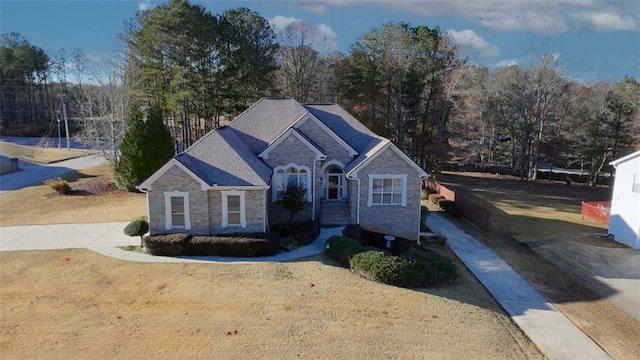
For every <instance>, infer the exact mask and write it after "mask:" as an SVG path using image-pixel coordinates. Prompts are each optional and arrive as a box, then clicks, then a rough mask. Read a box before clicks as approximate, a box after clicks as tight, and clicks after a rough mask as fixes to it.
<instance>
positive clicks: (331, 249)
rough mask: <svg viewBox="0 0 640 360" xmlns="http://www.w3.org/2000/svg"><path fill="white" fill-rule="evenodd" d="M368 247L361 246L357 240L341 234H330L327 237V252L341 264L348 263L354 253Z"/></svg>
mask: <svg viewBox="0 0 640 360" xmlns="http://www.w3.org/2000/svg"><path fill="white" fill-rule="evenodd" d="M368 249H370V248H368V247H364V246H362V244H360V243H359V242H358V241H356V240H353V239H349V238H346V237H342V236H337V235H336V236H332V237H330V238H329V239H327V253H328V254H329V255H330V256H331V257H333V258H334V259H336V260H337V261H338V262H340V263H341V264H343V265H345V266H347V265H349V260H350V259H351V257H353V256H354V255H355V254H357V253H359V252H363V251H366V250H368Z"/></svg>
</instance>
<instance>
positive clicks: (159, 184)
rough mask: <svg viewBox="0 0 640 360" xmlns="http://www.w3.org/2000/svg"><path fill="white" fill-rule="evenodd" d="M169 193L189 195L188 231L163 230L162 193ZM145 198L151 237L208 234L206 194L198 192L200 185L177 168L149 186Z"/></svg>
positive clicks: (163, 207)
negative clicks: (177, 234) (176, 192)
mask: <svg viewBox="0 0 640 360" xmlns="http://www.w3.org/2000/svg"><path fill="white" fill-rule="evenodd" d="M174 170H177V171H176V173H174ZM171 191H186V192H188V193H189V217H190V221H191V230H190V231H186V230H184V229H176V230H166V228H165V224H166V215H165V206H164V201H165V200H164V193H165V192H171ZM147 197H148V206H149V233H150V234H151V235H155V234H169V233H185V232H188V233H192V234H208V233H209V215H208V214H209V205H208V199H207V192H206V191H202V190H200V184H199V183H198V182H197V181H196V180H194V179H193V178H192V177H191V176H189V175H188V174H186V173H185V172H184V171H182V170H180V168H178V167H177V166H174V167H172V168H171V169H169V170H168V171H167V172H165V173H164V174H163V175H162V176H160V177H159V178H158V179H157V180H156V181H154V182H153V183H152V184H151V186H150V188H149V189H148V191H147Z"/></svg>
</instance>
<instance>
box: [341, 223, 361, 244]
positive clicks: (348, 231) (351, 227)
mask: <svg viewBox="0 0 640 360" xmlns="http://www.w3.org/2000/svg"><path fill="white" fill-rule="evenodd" d="M342 236H344V237H346V238H349V239H353V240H360V236H362V228H361V227H360V225H358V224H347V226H345V227H344V229H343V230H342Z"/></svg>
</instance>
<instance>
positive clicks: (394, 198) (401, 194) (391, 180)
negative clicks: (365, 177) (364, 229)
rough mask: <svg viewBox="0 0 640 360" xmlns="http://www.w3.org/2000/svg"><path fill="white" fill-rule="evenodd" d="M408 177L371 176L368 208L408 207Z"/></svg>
mask: <svg viewBox="0 0 640 360" xmlns="http://www.w3.org/2000/svg"><path fill="white" fill-rule="evenodd" d="M406 189H407V175H369V200H368V204H367V205H368V206H373V205H402V206H406V205H407V190H406Z"/></svg>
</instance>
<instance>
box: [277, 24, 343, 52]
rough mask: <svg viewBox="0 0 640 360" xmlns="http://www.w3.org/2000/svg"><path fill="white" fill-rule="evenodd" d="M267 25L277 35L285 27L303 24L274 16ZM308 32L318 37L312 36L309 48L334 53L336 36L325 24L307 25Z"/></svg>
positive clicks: (336, 45)
mask: <svg viewBox="0 0 640 360" xmlns="http://www.w3.org/2000/svg"><path fill="white" fill-rule="evenodd" d="M268 21H269V24H271V26H272V27H273V30H274V31H275V32H276V34H277V33H280V32H283V31H284V30H285V29H286V28H287V26H289V25H290V24H292V23H295V22H304V20H302V19H298V18H295V17H289V16H282V15H276V16H274V17H272V18H270V19H268ZM307 25H309V26H310V30H311V31H312V32H314V33H315V34H316V35H318V36H313V38H314V39H315V41H314V43H313V44H310V46H311V47H313V48H315V49H316V50H318V51H321V52H324V51H329V52H330V51H334V50H337V49H338V34H336V32H335V31H333V29H332V28H331V27H330V26H329V25H327V24H324V23H322V24H317V25H316V24H309V23H307Z"/></svg>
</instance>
